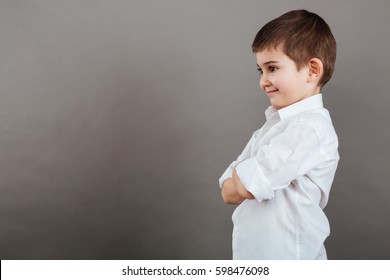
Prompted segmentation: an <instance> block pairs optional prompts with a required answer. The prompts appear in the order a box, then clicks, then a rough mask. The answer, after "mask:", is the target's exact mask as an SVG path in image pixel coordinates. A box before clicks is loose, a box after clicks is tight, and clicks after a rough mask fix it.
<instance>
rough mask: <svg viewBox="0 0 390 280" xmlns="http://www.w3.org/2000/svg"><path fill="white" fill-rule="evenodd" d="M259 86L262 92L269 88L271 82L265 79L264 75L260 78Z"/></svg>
mask: <svg viewBox="0 0 390 280" xmlns="http://www.w3.org/2000/svg"><path fill="white" fill-rule="evenodd" d="M259 84H260V88H261V89H262V90H264V91H266V88H267V87H269V86H271V82H270V81H269V80H268V79H267V77H266V75H264V74H263V75H262V76H261V77H260V82H259Z"/></svg>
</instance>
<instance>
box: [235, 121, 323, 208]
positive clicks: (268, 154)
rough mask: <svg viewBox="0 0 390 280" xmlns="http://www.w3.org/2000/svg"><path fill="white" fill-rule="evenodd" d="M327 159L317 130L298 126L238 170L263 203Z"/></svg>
mask: <svg viewBox="0 0 390 280" xmlns="http://www.w3.org/2000/svg"><path fill="white" fill-rule="evenodd" d="M326 160H327V159H326V156H325V155H324V154H323V153H322V152H321V147H320V140H319V137H318V135H317V133H316V131H315V129H314V128H313V127H312V126H310V125H307V124H297V125H295V126H293V127H290V128H288V129H286V130H285V131H283V132H282V133H280V134H278V135H277V136H275V137H273V138H272V139H271V140H270V142H269V143H268V145H264V146H262V147H261V148H260V149H259V150H258V151H257V153H256V155H255V156H253V157H250V158H248V159H246V160H244V161H242V162H240V163H239V164H238V165H237V166H236V170H237V175H238V176H239V177H240V180H241V182H242V184H243V186H244V187H245V188H246V189H247V190H248V191H249V192H251V193H252V194H253V196H254V197H255V198H256V200H257V201H259V202H261V201H262V200H266V199H272V198H273V197H274V192H275V191H276V190H278V189H282V188H285V187H287V186H289V185H290V183H291V182H292V181H293V180H294V179H296V178H298V177H300V176H302V175H304V174H306V173H307V172H308V171H309V170H311V169H313V168H315V167H316V166H318V165H319V164H321V163H323V162H325V161H326Z"/></svg>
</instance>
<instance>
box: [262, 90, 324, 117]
mask: <svg viewBox="0 0 390 280" xmlns="http://www.w3.org/2000/svg"><path fill="white" fill-rule="evenodd" d="M322 108H324V105H323V102H322V94H321V93H319V94H315V95H313V96H310V97H308V98H305V99H303V100H301V101H298V102H296V103H294V104H291V105H289V106H287V107H284V108H283V109H280V110H276V108H275V107H273V106H269V107H268V109H267V110H266V111H265V115H266V117H267V120H270V119H275V118H277V119H280V120H283V119H287V118H289V117H292V116H294V115H296V114H299V113H303V112H306V111H309V110H315V109H322Z"/></svg>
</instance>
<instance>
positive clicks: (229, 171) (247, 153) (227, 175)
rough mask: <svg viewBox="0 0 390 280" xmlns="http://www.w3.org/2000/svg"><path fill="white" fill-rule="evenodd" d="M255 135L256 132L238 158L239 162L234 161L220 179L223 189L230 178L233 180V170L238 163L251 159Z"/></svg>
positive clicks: (220, 185)
mask: <svg viewBox="0 0 390 280" xmlns="http://www.w3.org/2000/svg"><path fill="white" fill-rule="evenodd" d="M255 135H256V131H255V132H254V133H253V135H252V137H251V139H250V140H249V142H248V143H247V144H246V146H245V148H244V150H243V151H242V153H241V154H240V155H239V156H238V158H237V160H235V161H233V162H232V163H231V164H230V165H229V167H228V168H227V169H226V170H225V172H224V173H223V174H222V176H221V177H220V178H219V187H220V188H222V184H223V182H224V181H225V180H226V179H228V178H231V177H232V175H233V169H234V167H236V165H237V163H239V162H241V161H243V160H245V159H247V158H249V157H250V152H251V147H252V145H253V142H254V140H255Z"/></svg>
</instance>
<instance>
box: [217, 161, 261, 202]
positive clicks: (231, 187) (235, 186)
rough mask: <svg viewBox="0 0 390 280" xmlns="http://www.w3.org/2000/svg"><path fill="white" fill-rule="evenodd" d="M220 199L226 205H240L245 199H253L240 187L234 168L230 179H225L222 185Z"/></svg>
mask: <svg viewBox="0 0 390 280" xmlns="http://www.w3.org/2000/svg"><path fill="white" fill-rule="evenodd" d="M222 199H223V201H224V202H225V203H227V204H240V203H241V202H243V201H244V200H245V199H254V196H253V195H252V194H251V193H250V192H248V191H247V189H246V188H245V187H244V186H243V185H242V183H241V180H240V177H238V175H237V171H236V168H234V169H233V174H232V178H228V179H226V180H225V181H224V182H223V184H222Z"/></svg>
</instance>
